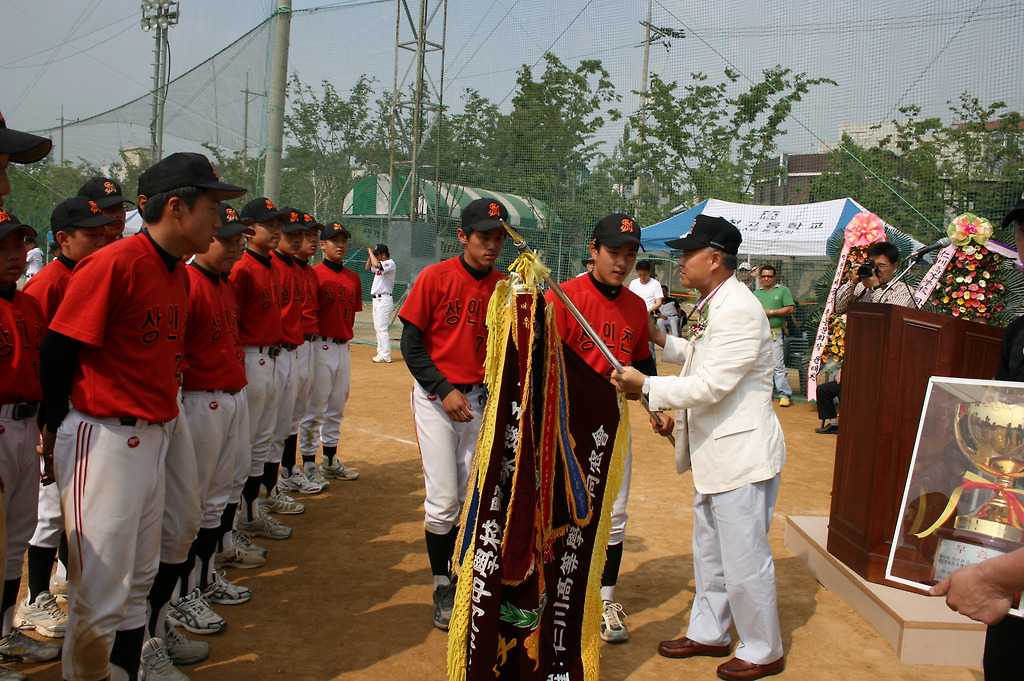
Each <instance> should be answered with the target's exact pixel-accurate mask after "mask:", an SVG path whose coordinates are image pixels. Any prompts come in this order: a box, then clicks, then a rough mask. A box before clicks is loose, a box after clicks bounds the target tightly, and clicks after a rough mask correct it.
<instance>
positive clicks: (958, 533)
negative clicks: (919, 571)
mask: <svg viewBox="0 0 1024 681" xmlns="http://www.w3.org/2000/svg"><path fill="white" fill-rule="evenodd" d="M953 432H954V436H955V438H956V444H957V447H958V448H959V449H960V451H961V452H962V453H963V454H964V456H965V457H967V460H968V461H970V463H971V465H972V466H973V467H974V468H976V469H977V470H979V471H980V472H981V473H983V474H984V477H983V476H981V475H978V474H976V473H974V472H972V471H967V472H966V473H964V477H963V484H962V485H960V486H959V487H957V488H956V490H954V492H953V494H952V495H951V496H950V499H949V503H948V504H947V506H946V510H945V512H943V514H942V517H940V518H939V520H938V521H937V522H936V524H935V525H933V526H932V528H930V529H929V530H926V531H925V532H922V533H920V534H918V536H927V534H931V532H932V531H934V532H935V534H937V535H938V536H939V537H940V541H939V546H938V550H937V551H936V554H935V562H934V568H933V574H932V576H933V578H934V579H935V581H939V580H941V579H943V578H945V577H946V576H947V575H949V574H950V573H951V572H953V570H955V569H957V568H959V567H962V566H964V565H968V564H970V563H979V562H981V561H983V560H985V559H986V558H991V557H993V556H998V555H1001V554H1004V553H1008V552H1010V551H1012V550H1014V549H1016V548H1019V547H1020V545H1021V544H1024V490H1022V489H1019V488H1018V487H1017V481H1018V480H1020V479H1021V478H1022V477H1024V406H1019V405H1014V404H1008V403H1005V402H996V401H993V402H964V403H961V404H960V405H958V406H957V407H956V418H955V420H954V424H953ZM965 492H970V493H977V492H980V493H982V494H985V493H990V495H989V498H988V500H987V501H985V502H984V503H982V504H981V505H980V506H978V508H976V509H975V510H974V511H973V512H972V513H969V514H967V515H958V516H957V517H956V520H955V521H954V523H953V528H952V529H950V528H946V527H938V526H939V525H942V524H943V523H944V522H945V521H946V520H947V519H948V518H949V516H951V515H952V514H953V512H954V511H955V510H956V507H957V504H958V503H959V501H960V498H961V496H962V495H963V494H964V493H965Z"/></svg>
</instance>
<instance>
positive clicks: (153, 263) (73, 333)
mask: <svg viewBox="0 0 1024 681" xmlns="http://www.w3.org/2000/svg"><path fill="white" fill-rule="evenodd" d="M188 288H189V283H188V274H186V273H185V265H184V264H183V263H181V262H178V263H176V264H175V266H174V271H173V272H169V271H168V270H167V265H166V264H164V260H163V259H162V258H161V257H160V254H159V253H158V252H157V250H156V246H155V245H154V244H153V242H152V241H150V238H149V237H148V236H147V235H146V234H143V233H139V234H136V235H135V236H130V237H128V238H126V239H121V240H119V241H116V242H114V243H113V244H111V245H109V246H105V247H103V248H101V249H100V250H98V251H96V252H95V253H93V254H92V255H90V256H88V257H86V258H84V259H83V260H82V261H81V262H80V263H78V265H77V266H76V267H75V271H74V272H73V273H72V275H71V281H70V282H69V283H68V289H67V291H66V292H65V294H64V300H63V301H62V302H61V305H60V307H59V308H57V315H56V316H55V317H54V318H53V321H52V322H51V323H50V329H51V330H53V331H56V332H57V333H62V334H64V335H65V336H69V337H71V338H75V339H77V340H79V341H81V342H82V343H83V344H84V345H82V347H81V349H80V350H79V353H78V364H77V366H76V367H75V376H74V379H73V380H72V383H71V404H73V405H74V407H75V409H77V410H78V411H80V412H83V413H85V414H89V415H91V416H95V417H100V418H110V417H113V418H119V417H124V416H133V417H135V418H140V419H143V420H145V421H150V422H161V421H170V420H171V419H173V418H174V417H175V416H177V415H178V402H177V396H178V386H179V385H180V383H181V363H182V360H183V358H184V351H185V347H184V346H185V325H186V321H187V317H188Z"/></svg>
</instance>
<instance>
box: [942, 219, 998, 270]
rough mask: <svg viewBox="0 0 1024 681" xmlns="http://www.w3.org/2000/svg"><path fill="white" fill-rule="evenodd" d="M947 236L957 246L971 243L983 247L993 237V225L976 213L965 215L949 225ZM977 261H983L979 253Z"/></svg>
mask: <svg viewBox="0 0 1024 681" xmlns="http://www.w3.org/2000/svg"><path fill="white" fill-rule="evenodd" d="M946 234H947V235H948V236H949V238H950V239H952V240H953V243H954V244H956V245H957V246H966V245H967V244H969V243H970V242H971V241H973V242H974V243H976V244H979V245H983V244H985V243H986V242H987V241H988V240H989V237H991V236H992V223H991V222H989V221H988V220H986V219H985V218H979V217H978V216H977V215H975V214H974V213H964V214H963V215H961V216H959V217H957V218H956V219H955V220H953V222H951V223H949V227H947V228H946ZM976 257H977V259H978V260H980V259H981V254H980V253H979V254H978V255H977V256H976Z"/></svg>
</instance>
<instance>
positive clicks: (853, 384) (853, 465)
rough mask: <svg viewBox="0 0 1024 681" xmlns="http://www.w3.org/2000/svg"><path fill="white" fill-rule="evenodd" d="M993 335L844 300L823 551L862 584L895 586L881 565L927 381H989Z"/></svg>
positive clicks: (968, 325) (997, 331)
mask: <svg viewBox="0 0 1024 681" xmlns="http://www.w3.org/2000/svg"><path fill="white" fill-rule="evenodd" d="M1002 338H1003V329H1001V328H997V327H992V326H987V325H984V324H980V323H977V322H968V321H964V320H962V319H957V318H955V317H949V316H946V315H940V314H935V313H934V312H923V311H921V310H915V309H912V308H905V307H897V306H893V305H886V304H879V303H854V304H853V305H851V306H850V309H849V310H848V312H847V317H846V341H847V342H846V357H845V359H844V361H843V374H842V386H843V391H842V396H841V397H840V402H841V411H842V417H841V419H840V427H839V435H838V442H837V444H836V466H835V473H834V475H833V478H832V510H831V513H830V514H829V522H828V542H827V548H828V552H829V553H831V554H832V555H833V556H835V557H836V558H838V559H839V560H841V561H842V562H843V563H845V564H846V565H847V566H849V567H850V568H851V569H852V570H854V571H855V572H857V573H858V574H860V575H861V576H862V577H864V578H865V579H867V580H868V581H871V582H876V583H879V584H887V585H889V586H894V587H897V588H903V587H901V586H899V585H898V584H895V583H893V582H889V581H887V580H885V578H884V575H885V565H886V562H887V561H888V559H889V547H890V545H891V543H892V535H893V531H894V530H895V529H896V520H897V517H898V514H899V512H900V504H901V502H902V500H903V488H904V486H905V484H906V479H907V471H908V469H909V468H910V457H911V454H912V453H913V450H914V440H915V438H916V436H917V426H918V422H919V421H920V418H921V410H922V408H923V406H924V397H925V392H926V390H927V387H928V379H929V378H930V377H932V376H952V377H958V378H982V379H988V378H992V377H993V376H994V375H995V372H996V366H997V365H998V363H999V349H1000V343H1001V341H1002ZM920 567H922V568H925V569H928V568H930V566H929V565H922V566H920Z"/></svg>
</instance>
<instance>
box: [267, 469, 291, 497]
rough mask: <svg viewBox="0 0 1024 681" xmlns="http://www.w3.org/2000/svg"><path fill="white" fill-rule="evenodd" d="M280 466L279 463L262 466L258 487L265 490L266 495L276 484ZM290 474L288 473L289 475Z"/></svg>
mask: <svg viewBox="0 0 1024 681" xmlns="http://www.w3.org/2000/svg"><path fill="white" fill-rule="evenodd" d="M280 468H281V464H279V463H269V462H268V463H265V464H263V475H262V476H260V486H262V487H263V489H265V490H267V494H270V491H271V490H272V489H274V485H276V484H277V473H278V470H280ZM290 474H291V472H290V471H289V475H290Z"/></svg>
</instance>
